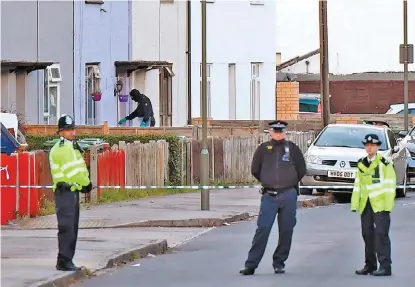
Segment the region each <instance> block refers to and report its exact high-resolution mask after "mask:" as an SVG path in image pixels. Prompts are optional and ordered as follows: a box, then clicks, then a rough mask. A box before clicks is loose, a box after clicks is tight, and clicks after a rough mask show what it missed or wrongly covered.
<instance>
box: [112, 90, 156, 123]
mask: <svg viewBox="0 0 415 287" xmlns="http://www.w3.org/2000/svg"><path fill="white" fill-rule="evenodd" d="M130 97H131V99H132V100H133V101H134V102H137V108H136V109H135V110H134V111H133V112H132V113H131V114H129V115H128V116H126V117H125V118H123V119H121V120H120V121H119V122H118V124H119V125H122V124H123V123H125V122H126V121H127V120H129V121H131V120H133V119H135V118H138V119H139V120H141V124H140V127H154V126H155V124H156V121H155V119H154V112H153V106H152V105H151V101H150V99H149V98H148V97H147V96H146V95H144V94H142V93H140V91H138V90H137V89H132V90H131V92H130Z"/></svg>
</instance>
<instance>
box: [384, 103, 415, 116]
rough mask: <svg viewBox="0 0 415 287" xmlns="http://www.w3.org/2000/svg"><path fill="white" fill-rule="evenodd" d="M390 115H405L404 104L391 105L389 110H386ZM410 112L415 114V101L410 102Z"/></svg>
mask: <svg viewBox="0 0 415 287" xmlns="http://www.w3.org/2000/svg"><path fill="white" fill-rule="evenodd" d="M386 114H389V115H403V114H404V104H394V105H390V106H389V110H388V111H387V112H386ZM408 114H409V115H415V103H408Z"/></svg>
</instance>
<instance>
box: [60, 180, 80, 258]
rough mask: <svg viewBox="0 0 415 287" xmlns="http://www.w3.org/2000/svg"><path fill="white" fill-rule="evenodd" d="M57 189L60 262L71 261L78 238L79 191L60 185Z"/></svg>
mask: <svg viewBox="0 0 415 287" xmlns="http://www.w3.org/2000/svg"><path fill="white" fill-rule="evenodd" d="M59 185H60V184H58V187H57V188H56V191H55V205H56V217H57V219H58V242H59V244H58V245H59V253H58V262H59V263H66V262H71V261H72V259H73V257H74V255H75V249H76V241H77V240H78V225H79V192H78V191H76V192H74V191H70V189H69V187H68V186H67V185H66V186H59Z"/></svg>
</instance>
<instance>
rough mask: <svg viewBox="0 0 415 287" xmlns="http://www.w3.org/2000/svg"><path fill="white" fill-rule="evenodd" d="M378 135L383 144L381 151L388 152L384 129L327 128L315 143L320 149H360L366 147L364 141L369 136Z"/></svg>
mask: <svg viewBox="0 0 415 287" xmlns="http://www.w3.org/2000/svg"><path fill="white" fill-rule="evenodd" d="M369 133H371V134H376V135H377V136H378V137H379V140H380V141H381V142H382V145H381V146H380V148H379V150H387V143H386V142H387V140H386V135H385V132H384V131H383V130H382V129H369V128H355V127H336V126H333V127H329V128H326V129H325V130H324V131H323V132H322V134H321V135H320V136H319V137H318V138H317V140H316V142H315V143H314V145H315V146H319V147H346V148H360V149H364V148H365V146H364V145H363V143H362V140H363V139H364V138H365V136H366V135H367V134H369Z"/></svg>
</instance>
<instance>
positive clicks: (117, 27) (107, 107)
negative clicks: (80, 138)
mask: <svg viewBox="0 0 415 287" xmlns="http://www.w3.org/2000/svg"><path fill="white" fill-rule="evenodd" d="M130 4H131V2H129V1H105V2H104V1H91V0H90V1H75V3H74V9H75V10H74V19H75V27H74V30H75V37H74V47H75V49H74V54H75V64H74V66H75V77H74V90H75V97H74V103H73V105H74V110H75V119H76V121H77V122H78V123H79V124H82V125H98V124H102V123H103V122H104V121H108V122H109V123H110V124H112V125H115V124H116V123H117V122H118V120H119V119H120V114H122V113H123V111H124V110H125V107H124V106H125V104H124V103H122V102H120V100H119V99H120V97H119V96H118V95H120V94H123V95H124V94H128V92H129V82H128V81H121V79H118V78H117V77H116V66H115V63H116V62H118V61H126V60H128V59H129V53H130V36H131V35H130V29H129V27H130V10H129V9H130ZM117 84H118V85H117Z"/></svg>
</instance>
